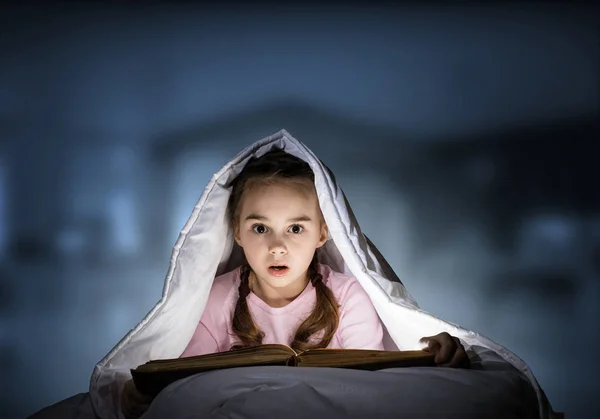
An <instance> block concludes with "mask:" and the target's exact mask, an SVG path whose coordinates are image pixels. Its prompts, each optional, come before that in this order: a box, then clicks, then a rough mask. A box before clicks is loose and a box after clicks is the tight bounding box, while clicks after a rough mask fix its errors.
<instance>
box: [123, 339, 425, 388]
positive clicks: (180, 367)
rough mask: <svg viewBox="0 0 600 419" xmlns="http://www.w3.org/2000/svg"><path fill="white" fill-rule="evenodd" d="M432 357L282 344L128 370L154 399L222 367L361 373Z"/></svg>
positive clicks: (421, 353) (150, 363) (163, 361)
mask: <svg viewBox="0 0 600 419" xmlns="http://www.w3.org/2000/svg"><path fill="white" fill-rule="evenodd" d="M434 357H435V356H434V355H433V354H432V353H429V352H426V351H378V350H368V349H311V350H308V351H304V352H299V353H298V352H296V351H294V350H293V349H292V348H290V347H289V346H286V345H276V344H269V345H261V346H256V347H252V348H244V349H238V350H234V351H227V352H218V353H214V354H206V355H198V356H191V357H187V358H176V359H160V360H155V361H148V362H146V363H145V364H142V365H140V366H139V367H137V368H136V369H134V370H131V375H132V378H133V382H134V383H135V386H136V387H137V389H138V390H139V391H140V392H142V393H145V394H149V395H152V396H156V395H157V394H158V393H159V392H160V391H161V390H162V389H163V388H165V387H166V386H168V385H169V384H171V383H172V382H174V381H177V380H180V379H182V378H185V377H188V376H190V375H193V374H197V373H200V372H207V371H213V370H219V369H226V368H236V367H249V366H268V365H285V366H290V367H332V368H351V369H362V370H370V371H374V370H380V369H384V368H398V367H415V366H433V365H435V363H434Z"/></svg>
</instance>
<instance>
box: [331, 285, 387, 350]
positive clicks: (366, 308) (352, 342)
mask: <svg viewBox="0 0 600 419" xmlns="http://www.w3.org/2000/svg"><path fill="white" fill-rule="evenodd" d="M338 333H339V336H340V338H341V344H342V347H343V348H344V349H378V350H383V349H384V348H383V327H382V325H381V321H380V320H379V315H378V314H377V311H376V310H375V307H373V303H371V299H370V298H369V296H368V294H367V293H366V291H365V290H364V289H363V287H362V286H361V285H360V283H359V282H358V280H356V279H355V280H354V281H352V283H351V284H350V285H349V287H348V290H347V291H346V295H345V297H344V298H343V299H342V301H341V307H340V324H339V331H338Z"/></svg>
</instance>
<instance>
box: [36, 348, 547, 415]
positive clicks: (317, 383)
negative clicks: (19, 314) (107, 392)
mask: <svg viewBox="0 0 600 419" xmlns="http://www.w3.org/2000/svg"><path fill="white" fill-rule="evenodd" d="M479 356H480V358H479V359H476V360H473V365H472V368H471V369H469V370H460V369H449V368H435V367H433V368H424V367H421V368H398V369H388V370H381V371H376V372H371V371H357V370H345V369H333V368H287V367H248V368H237V369H230V370H223V371H213V372H209V373H203V374H197V375H194V376H191V377H188V378H186V379H183V380H179V381H177V382H175V383H173V384H172V385H170V386H169V387H167V388H166V389H165V390H163V392H161V393H160V394H159V395H158V396H157V398H156V399H155V400H154V402H153V403H152V405H151V406H150V409H149V410H148V411H147V412H146V414H145V415H144V416H143V419H163V418H169V419H191V418H245V419H254V418H265V417H271V416H272V417H288V418H309V419H317V418H327V419H331V418H346V417H353V418H362V417H364V418H372V417H377V418H397V417H402V418H407V419H421V418H432V417H435V418H461V419H469V418H478V419H479V418H506V419H511V418H536V417H538V416H537V399H536V395H535V393H534V392H533V390H532V389H531V387H530V385H529V383H528V381H527V380H526V379H525V378H523V376H522V375H521V374H520V373H519V372H518V371H517V370H516V369H514V368H513V367H512V366H510V365H509V364H508V363H506V362H505V361H503V360H502V359H500V358H499V357H498V356H497V355H496V354H494V353H493V352H483V353H481V354H480V355H479ZM31 418H32V419H58V418H64V419H76V418H77V419H96V418H95V415H94V414H93V411H92V409H91V404H90V399H89V395H88V394H87V393H83V394H79V395H77V396H74V397H71V398H69V399H66V400H64V401H62V402H60V403H57V404H55V405H53V406H50V407H47V408H46V409H43V410H41V411H40V412H38V413H37V414H35V415H33V416H31Z"/></svg>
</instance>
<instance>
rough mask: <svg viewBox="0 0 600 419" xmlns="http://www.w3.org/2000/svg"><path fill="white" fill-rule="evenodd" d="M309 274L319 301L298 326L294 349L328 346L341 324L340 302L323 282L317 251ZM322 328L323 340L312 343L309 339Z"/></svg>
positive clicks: (301, 349)
mask: <svg viewBox="0 0 600 419" xmlns="http://www.w3.org/2000/svg"><path fill="white" fill-rule="evenodd" d="M308 274H309V276H310V282H311V284H312V286H313V287H314V288H315V291H316V294H317V302H316V304H315V308H314V309H313V311H312V313H310V315H309V316H308V318H307V319H306V320H304V322H302V324H301V325H300V327H298V330H297V331H296V335H295V336H294V340H293V341H292V343H291V344H290V346H291V347H292V348H293V349H295V350H300V351H306V350H307V349H315V348H326V347H327V346H328V345H329V343H330V342H331V339H333V335H334V334H335V332H336V330H337V328H338V324H339V310H338V303H337V301H336V299H335V296H334V295H333V292H332V291H331V290H330V289H329V287H328V286H327V285H325V284H324V283H323V275H321V274H320V273H319V270H318V259H317V255H316V253H315V256H314V257H313V260H312V261H311V263H310V265H309V267H308ZM321 330H324V334H323V337H322V338H321V341H320V342H319V343H317V344H310V343H309V339H310V338H311V337H312V336H313V335H314V334H316V333H318V332H320V331H321Z"/></svg>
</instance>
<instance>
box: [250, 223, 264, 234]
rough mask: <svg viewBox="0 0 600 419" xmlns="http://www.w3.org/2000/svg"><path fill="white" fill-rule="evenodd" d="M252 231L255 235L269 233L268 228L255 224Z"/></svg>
mask: <svg viewBox="0 0 600 419" xmlns="http://www.w3.org/2000/svg"><path fill="white" fill-rule="evenodd" d="M252 231H254V232H255V233H258V234H264V233H266V232H267V227H265V226H264V225H262V224H254V225H253V226H252Z"/></svg>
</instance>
